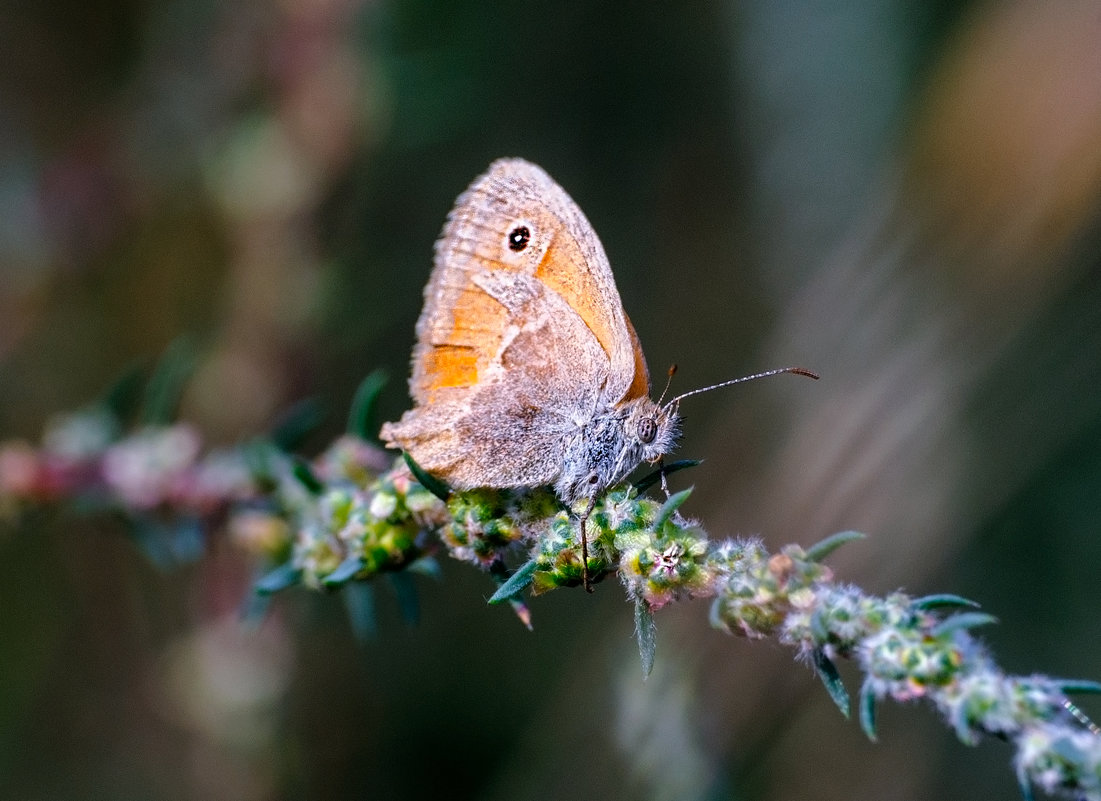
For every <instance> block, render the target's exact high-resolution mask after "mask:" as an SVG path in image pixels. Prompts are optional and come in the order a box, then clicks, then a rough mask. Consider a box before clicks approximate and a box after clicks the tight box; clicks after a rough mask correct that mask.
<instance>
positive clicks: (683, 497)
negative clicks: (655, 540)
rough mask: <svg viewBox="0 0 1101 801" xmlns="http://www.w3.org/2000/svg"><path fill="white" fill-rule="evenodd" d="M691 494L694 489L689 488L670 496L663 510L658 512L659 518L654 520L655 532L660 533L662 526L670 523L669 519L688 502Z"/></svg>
mask: <svg viewBox="0 0 1101 801" xmlns="http://www.w3.org/2000/svg"><path fill="white" fill-rule="evenodd" d="M691 494H692V487H689V488H688V489H685V490H681V491H680V492H674V493H673V494H672V495H670V496H669V498H668V500H666V501H665V503H663V504H662V505H661V509H659V510H658V514H657V517H656V518H655V519H654V531H660V530H661V528H662V526H664V525H665V524H666V523H667V522H669V518H671V517H672V516H673V513H674V512H676V511H677V509H679V508H680V507H681V504H683V503H684V502H685V501H687V500H688V496H689V495H691Z"/></svg>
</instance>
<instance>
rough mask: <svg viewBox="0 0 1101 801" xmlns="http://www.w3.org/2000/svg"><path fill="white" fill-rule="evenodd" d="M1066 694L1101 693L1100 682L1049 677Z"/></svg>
mask: <svg viewBox="0 0 1101 801" xmlns="http://www.w3.org/2000/svg"><path fill="white" fill-rule="evenodd" d="M1051 682H1052V683H1053V684H1054V685H1055V686H1056V687H1058V688H1059V689H1060V690H1062V691H1063V692H1064V693H1065V694H1066V695H1096V694H1098V693H1101V682H1097V681H1089V680H1087V679H1051Z"/></svg>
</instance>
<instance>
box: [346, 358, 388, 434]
mask: <svg viewBox="0 0 1101 801" xmlns="http://www.w3.org/2000/svg"><path fill="white" fill-rule="evenodd" d="M389 380H390V378H389V376H388V375H386V371H385V370H374V371H372V372H371V373H370V374H368V376H367V377H366V378H364V379H363V380H362V381H361V382H360V384H359V387H358V388H357V389H356V394H355V397H353V398H352V408H351V409H350V410H349V412H348V433H349V434H355V435H356V436H357V437H359V438H360V439H366V440H373V439H374V438H375V435H376V433H377V432H378V424H377V423H376V421H375V408H376V406H377V404H378V396H379V394H380V393H381V392H382V388H383V387H384V386H386V382H387V381H389Z"/></svg>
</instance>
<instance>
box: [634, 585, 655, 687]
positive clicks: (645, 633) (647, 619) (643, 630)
mask: <svg viewBox="0 0 1101 801" xmlns="http://www.w3.org/2000/svg"><path fill="white" fill-rule="evenodd" d="M635 636H636V637H638V654H639V656H640V657H642V678H644V679H645V678H647V677H648V676H649V675H650V673H651V671H653V669H654V652H655V651H656V650H657V647H658V639H657V626H655V625H654V613H653V612H652V611H651V610H650V605H649V604H648V603H646V601H644V600H642V599H641V598H639V599H638V600H636V601H635Z"/></svg>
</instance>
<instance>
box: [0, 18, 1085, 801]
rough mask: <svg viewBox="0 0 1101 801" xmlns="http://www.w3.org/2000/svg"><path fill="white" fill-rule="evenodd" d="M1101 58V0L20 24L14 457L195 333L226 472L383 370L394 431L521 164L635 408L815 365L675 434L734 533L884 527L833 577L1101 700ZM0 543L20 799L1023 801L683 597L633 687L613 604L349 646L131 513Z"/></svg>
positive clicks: (14, 129) (630, 657)
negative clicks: (810, 378)
mask: <svg viewBox="0 0 1101 801" xmlns="http://www.w3.org/2000/svg"><path fill="white" fill-rule="evenodd" d="M1098 41H1101V17H1099V16H1098V15H1097V13H1096V11H1095V6H1094V5H1093V4H1092V3H1089V2H1067V3H1060V4H1058V5H1054V4H1045V3H1041V2H1037V1H1036V0H1011V2H1007V3H978V2H972V3H963V4H960V3H915V2H901V1H900V0H892V1H890V2H875V3H873V2H851V3H840V4H816V3H799V2H793V1H789V0H781V1H780V2H775V3H717V2H701V3H693V4H652V5H651V4H631V3H622V2H612V1H611V0H598V1H597V2H589V3H578V4H558V3H538V2H523V1H521V2H513V3H494V2H471V3H465V4H458V3H449V2H428V1H427V0H426V1H425V2H397V1H393V2H357V0H285V2H282V3H278V4H275V3H272V4H267V3H262V2H255V0H244V1H243V2H239V3H234V4H224V5H223V4H214V3H186V2H182V1H180V0H176V2H151V3H128V4H104V3H97V2H90V3H79V4H77V3H63V2H53V3H38V4H33V3H27V2H18V0H16V2H9V3H7V4H5V5H3V6H0V98H2V100H0V212H2V213H0V438H26V439H30V440H34V439H35V437H37V436H38V433H39V432H40V431H41V430H42V427H43V425H44V424H45V423H46V422H47V420H48V419H49V417H50V416H51V415H52V414H54V413H56V412H59V411H64V410H68V409H72V408H75V407H77V406H80V405H81V404H83V403H84V402H86V401H87V400H88V399H89V398H91V397H93V396H95V395H96V394H97V393H99V392H100V391H101V390H102V389H103V388H104V387H105V386H107V385H108V384H110V382H111V381H112V380H113V379H114V378H115V377H117V376H118V375H119V374H121V373H122V372H123V371H124V370H126V369H127V368H128V367H129V366H130V365H132V364H134V363H135V362H143V361H144V362H150V361H152V360H154V359H155V358H156V356H157V355H158V354H159V353H160V352H161V351H162V350H163V348H164V347H166V345H167V344H168V343H169V342H170V341H172V340H173V339H175V338H176V337H177V336H179V335H181V334H186V335H190V336H191V337H192V339H193V341H194V342H196V344H197V347H198V354H199V358H198V364H197V372H196V376H195V379H194V381H193V383H192V385H191V387H190V389H189V391H188V394H187V397H186V398H185V402H184V408H183V413H184V415H185V416H186V417H187V418H188V419H190V420H193V421H195V422H196V423H197V424H198V425H200V426H201V428H202V430H203V431H204V433H205V435H206V436H207V438H208V440H209V441H211V442H215V443H232V442H236V441H240V440H242V439H244V438H246V437H248V436H251V435H254V434H256V433H258V432H262V431H264V430H266V428H267V427H269V426H270V425H271V424H272V422H273V421H274V420H275V419H276V418H277V417H278V415H279V413H280V411H282V410H284V409H286V408H287V407H289V406H290V405H291V404H292V403H294V402H295V401H296V400H299V399H301V398H303V397H305V396H316V397H319V398H320V399H322V400H323V402H324V404H325V405H326V406H327V407H328V408H329V409H330V410H331V414H330V416H329V418H328V420H327V422H326V424H325V425H324V426H323V428H322V430H321V431H319V432H318V434H317V435H316V437H315V439H314V440H313V441H312V442H311V443H310V447H312V448H314V449H317V448H320V447H321V446H322V445H323V444H324V443H325V442H326V441H327V440H328V439H330V438H331V437H332V436H334V435H335V434H337V433H338V432H339V431H340V430H341V427H342V422H343V419H342V418H343V413H344V409H345V408H346V406H347V403H348V401H349V400H350V397H351V394H352V392H353V391H354V388H355V386H356V384H357V382H358V381H359V380H360V379H361V378H362V377H363V376H364V375H365V374H366V373H367V372H368V371H369V370H371V369H373V368H376V367H385V368H387V369H388V370H389V371H390V374H391V375H392V376H394V379H393V381H392V383H391V385H390V389H389V391H388V392H387V393H386V394H385V396H384V397H383V399H382V412H383V414H384V416H385V417H386V418H388V419H392V418H393V417H394V416H396V415H398V414H400V412H401V411H402V410H403V409H404V408H405V406H406V404H407V399H406V396H405V392H404V387H403V381H404V375H405V372H406V366H407V359H408V353H409V349H410V347H411V345H412V332H413V323H414V321H415V319H416V315H417V313H418V310H419V306H420V299H421V296H420V292H421V288H422V286H423V284H424V282H425V280H426V278H427V275H428V271H429V269H430V266H431V253H432V250H431V245H432V242H433V241H434V239H435V237H436V235H437V234H438V232H439V229H440V227H441V225H442V223H443V219H444V216H445V214H446V213H447V210H448V209H449V208H450V205H451V203H452V201H453V200H454V197H455V196H456V195H457V194H458V193H459V192H460V191H461V190H462V189H463V188H464V187H465V186H466V185H467V184H468V183H469V181H470V180H471V179H473V178H474V176H475V175H477V174H478V173H480V172H481V171H482V170H483V169H484V168H485V167H486V166H487V165H488V164H489V163H490V161H492V160H493V159H494V158H497V157H500V156H505V155H516V156H523V157H525V158H528V159H530V160H532V161H535V162H537V163H539V164H541V165H542V166H543V167H545V168H546V169H547V170H548V171H549V172H550V174H551V175H552V176H554V177H555V178H556V179H557V180H558V181H559V183H561V184H562V185H563V186H564V187H565V188H566V189H567V191H568V192H570V194H571V195H572V196H573V197H574V199H575V200H577V201H578V203H579V204H580V205H581V206H582V208H583V209H584V210H585V212H586V214H587V215H588V217H589V218H590V220H591V221H592V222H593V224H594V227H595V228H596V230H597V231H598V232H599V233H600V236H601V238H602V241H603V242H604V245H605V249H606V250H607V251H608V254H609V257H610V259H611V262H612V265H613V267H614V269H615V272H616V276H617V281H618V283H619V288H620V292H621V295H622V297H623V301H624V305H625V307H626V308H627V309H628V311H629V313H630V315H631V317H632V320H633V321H634V324H635V327H636V328H637V330H638V332H639V335H640V337H641V339H642V342H643V343H644V345H645V347H646V352H647V355H648V358H649V362H650V368H651V371H652V372H653V373H654V374H655V375H662V374H663V373H664V371H665V368H666V366H667V365H669V364H671V363H674V362H675V363H676V364H678V365H679V373H678V375H677V378H676V387H677V388H678V389H679V390H680V391H684V390H687V389H689V388H691V387H694V386H698V385H702V384H706V383H711V382H714V381H719V380H722V379H725V378H729V377H732V376H736V375H741V374H745V373H749V372H754V371H757V370H759V369H764V368H768V367H774V366H780V365H783V364H789V363H801V364H805V365H806V366H808V367H811V368H813V369H815V370H817V371H819V372H820V373H821V374H822V375H823V379H822V381H820V382H818V383H817V384H811V383H810V382H803V381H799V380H795V379H788V378H779V379H773V380H771V381H770V382H764V383H761V384H754V385H750V386H746V387H740V388H737V389H734V390H730V391H724V392H717V393H712V394H710V395H705V396H701V397H699V398H693V399H692V401H691V402H690V404H691V405H690V406H689V405H688V404H686V409H685V412H686V415H687V420H686V435H685V438H684V441H683V446H682V448H681V451H680V453H681V454H682V455H684V456H691V457H703V458H705V459H706V463H705V465H704V466H703V467H702V468H699V469H697V470H696V471H693V474H692V475H690V476H688V477H684V478H682V477H681V476H678V479H679V481H680V484H679V485H678V486H685V485H686V484H687V483H688V482H690V481H691V482H694V483H695V486H696V493H695V495H694V496H693V498H692V500H691V502H690V507H689V509H688V511H689V513H691V514H693V515H698V516H699V517H700V518H701V519H702V520H704V521H705V524H706V526H707V527H708V530H709V531H711V532H712V534H713V536H716V537H719V536H727V535H741V534H756V533H760V534H761V535H762V536H763V537H764V538H765V540H766V542H767V543H768V544H769V545H770V546H771V547H778V546H779V545H781V544H783V543H786V542H800V543H803V544H809V543H811V542H814V541H816V540H818V539H820V538H821V537H822V536H824V535H826V534H829V533H832V532H833V531H836V530H840V529H848V528H856V529H861V530H864V531H867V532H868V533H869V534H870V535H871V537H870V539H869V540H868V541H866V542H865V543H862V544H859V545H853V546H848V548H847V550H846V551H845V552H844V553H842V554H841V555H840V556H839V558H837V559H836V560H834V564H835V567H836V570H837V573H838V575H839V577H841V578H843V579H846V580H851V581H853V582H855V583H857V584H859V585H861V586H863V587H865V588H867V589H869V590H872V591H876V592H886V591H890V590H893V589H895V588H898V587H903V588H904V589H906V590H907V591H909V592H913V593H915V594H921V593H926V592H941V591H944V592H956V593H960V594H963V595H966V596H969V597H972V598H974V599H976V600H977V601H979V602H980V603H982V604H983V607H984V609H985V610H986V611H989V612H991V613H993V614H995V615H997V616H998V617H999V618H1000V619H1001V621H1002V624H1001V625H1000V626H999V627H997V628H995V629H989V630H986V631H984V632H983V634H984V637H985V639H986V640H987V641H988V642H989V643H990V645H991V647H992V648H993V649H994V651H995V653H996V655H997V657H998V659H999V660H1000V662H1001V663H1002V664H1003V665H1004V666H1005V667H1006V668H1007V669H1009V670H1011V671H1014V672H1019V673H1030V672H1033V671H1037V672H1044V673H1048V674H1051V675H1059V676H1080V677H1084V678H1091V679H1101V660H1099V643H1101V637H1099V636H1098V634H1099V627H1098V622H1097V616H1096V611H1097V610H1098V608H1101V601H1099V600H1098V583H1097V565H1098V560H1099V556H1101V553H1099V551H1101V537H1099V536H1098V533H1099V529H1101V524H1099V523H1098V520H1099V515H1098V510H1099V508H1101V502H1099V498H1101V448H1099V447H1098V445H1099V443H1101V392H1099V391H1098V386H1099V379H1101V273H1099V270H1098V261H1099V259H1098V253H1099V252H1101V251H1099V249H1098V243H1099V237H1098V230H1099V229H1098V219H1099V210H1101V48H1098V47H1097V45H1096V43H1097V42H1098ZM682 475H683V474H682ZM3 531H4V534H3V539H2V540H0V797H3V798H20V799H82V800H83V799H130V798H133V799H152V798H155V799H216V798H226V799H238V800H241V799H246V800H247V799H284V798H286V799H296V798H303V799H306V798H308V799H352V798H357V799H359V798H364V799H366V798H372V799H374V798H380V799H387V798H422V797H423V798H441V797H442V798H456V799H463V798H478V799H503V798H525V799H526V798H562V797H575V798H592V797H600V798H603V799H608V800H609V801H610V800H611V799H619V798H624V799H626V798H632V799H634V798H643V799H718V798H745V799H781V798H784V799H786V798H799V797H814V798H818V799H834V798H836V799H842V798H843V799H864V798H867V799H888V798H889V799H900V800H905V799H928V798H938V799H972V798H989V797H1004V798H1011V797H1014V795H1013V794H1014V793H1015V792H1016V790H1015V781H1014V778H1013V773H1012V770H1011V768H1010V766H1009V764H1008V761H1009V759H1010V756H1011V751H1010V748H1009V747H1008V746H1006V745H1005V744H1003V743H997V742H987V743H984V744H982V745H981V746H980V747H978V748H967V747H965V746H963V745H961V744H959V743H958V742H956V741H955V740H954V738H953V737H952V735H951V733H950V732H949V731H948V730H947V729H946V728H945V727H944V726H943V725H942V724H940V723H939V722H938V721H937V720H936V719H935V717H934V715H933V714H931V713H930V712H929V710H927V709H922V708H920V707H918V708H899V707H895V706H889V707H886V708H884V709H883V711H882V722H881V737H880V742H879V743H878V744H870V743H868V742H866V741H865V740H864V739H863V736H862V735H861V734H860V732H859V727H858V726H857V725H855V724H854V723H850V722H846V721H844V720H843V719H841V717H840V716H839V715H838V714H837V713H836V710H835V709H834V708H833V707H832V703H831V702H830V701H829V700H828V698H827V697H826V694H825V693H824V691H823V690H822V689H821V687H820V686H818V685H817V682H816V680H815V679H814V677H813V675H812V673H811V671H809V670H808V669H806V668H805V667H803V666H798V665H794V664H792V662H791V660H790V655H789V654H787V653H784V652H781V651H780V649H778V648H776V647H774V646H772V645H768V644H762V643H747V642H744V641H741V640H736V639H733V638H729V637H726V636H724V635H721V634H719V633H718V632H715V631H712V630H711V629H709V627H708V626H707V622H706V612H707V609H706V606H705V605H704V604H703V603H686V604H683V605H681V606H679V607H678V608H674V609H668V610H663V611H662V612H661V613H660V614H659V616H658V626H659V645H658V654H657V666H656V669H655V673H654V675H653V676H652V677H651V678H650V680H649V681H647V682H645V683H643V682H642V681H641V678H640V675H639V673H640V672H639V669H638V662H637V652H636V649H635V645H634V642H633V638H632V631H631V626H632V620H631V610H630V607H629V606H628V605H627V604H626V603H624V599H623V597H622V594H621V592H620V591H619V590H618V588H617V587H616V586H614V584H613V583H611V582H606V583H605V584H603V585H601V586H600V587H598V590H597V592H596V594H595V595H594V596H592V597H585V596H584V594H583V593H580V592H574V593H570V592H561V593H554V594H552V595H550V596H547V597H545V598H539V599H536V600H535V601H534V602H533V609H534V613H535V624H536V627H535V631H534V633H529V632H527V631H525V630H524V629H523V628H522V627H520V626H519V625H518V624H517V623H516V621H515V620H514V619H511V618H510V616H509V613H508V612H507V611H505V610H501V609H498V608H488V607H486V606H485V604H484V599H485V597H486V596H487V595H488V594H489V593H490V592H491V583H490V582H489V581H488V580H487V579H486V578H485V577H484V576H481V575H478V574H477V573H476V572H475V571H473V570H471V569H469V568H466V567H464V566H462V565H458V564H450V563H448V564H445V565H444V575H443V579H442V580H441V581H438V582H433V581H431V580H420V581H419V585H420V587H421V590H422V595H421V607H422V620H421V622H420V624H419V625H417V626H413V627H410V626H408V625H406V624H403V623H402V622H401V620H400V615H399V614H398V612H397V604H396V603H395V602H393V601H392V599H390V598H388V596H386V593H385V592H382V593H380V598H381V604H380V606H381V608H380V631H379V633H378V636H377V638H376V639H375V640H374V641H371V642H367V643H362V644H361V643H357V642H356V641H355V639H354V638H353V636H352V634H351V631H350V628H349V625H348V622H347V618H346V615H345V610H344V607H343V605H342V602H341V598H340V597H338V596H324V597H312V596H308V595H307V594H306V593H304V592H303V593H297V594H292V595H290V596H288V597H286V598H284V599H281V600H280V602H279V603H278V604H277V606H276V609H275V610H274V612H273V614H272V616H271V618H270V619H269V620H268V621H266V622H265V624H264V626H263V627H262V628H261V630H260V631H259V632H243V631H241V630H240V629H239V628H238V627H237V625H236V611H237V609H238V606H239V604H240V600H241V597H242V594H243V593H245V592H246V591H247V587H248V582H249V579H250V574H249V568H248V565H247V564H246V563H245V562H244V560H243V558H242V557H241V556H240V554H238V553H236V552H235V551H234V549H233V548H232V547H231V546H229V545H228V544H227V543H225V542H223V541H220V540H219V541H215V542H213V543H212V544H211V547H210V550H209V553H208V554H207V555H206V556H205V557H204V558H203V559H201V560H200V561H199V562H197V563H195V564H190V565H187V566H183V567H180V568H179V569H176V570H172V571H165V570H162V569H158V568H156V567H154V566H152V565H151V564H150V563H149V562H148V561H147V560H146V559H144V557H143V556H142V555H141V554H140V552H139V551H138V550H137V549H136V548H134V547H133V545H132V543H130V542H129V541H128V540H127V537H126V534H125V531H124V529H123V527H122V526H121V525H119V524H118V523H117V522H116V521H113V520H111V519H103V518H94V519H88V518H84V517H81V516H78V515H74V514H71V513H67V512H57V513H54V512H48V513H42V514H37V515H34V516H31V517H29V518H27V519H25V520H23V521H21V523H20V524H19V525H18V526H11V525H7V526H5V528H4V529H3ZM846 675H847V677H848V678H849V679H850V680H856V679H857V677H856V676H855V674H853V673H847V674H846ZM1084 706H1085V708H1086V709H1087V710H1089V709H1090V704H1089V703H1088V702H1087V703H1085V704H1084ZM1094 711H1095V712H1097V711H1099V710H1094Z"/></svg>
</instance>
